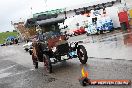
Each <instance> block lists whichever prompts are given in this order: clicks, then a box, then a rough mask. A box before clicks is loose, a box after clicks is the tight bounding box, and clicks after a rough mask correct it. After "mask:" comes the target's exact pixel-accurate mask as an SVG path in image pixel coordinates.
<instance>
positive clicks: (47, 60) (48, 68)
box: [43, 54, 52, 73]
mask: <svg viewBox="0 0 132 88" xmlns="http://www.w3.org/2000/svg"><path fill="white" fill-rule="evenodd" d="M43 57H44V67H45V70H46V71H47V72H48V73H52V64H51V60H50V58H49V56H48V55H46V54H44V55H43Z"/></svg>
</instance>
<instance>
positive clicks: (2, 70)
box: [0, 65, 15, 74]
mask: <svg viewBox="0 0 132 88" xmlns="http://www.w3.org/2000/svg"><path fill="white" fill-rule="evenodd" d="M13 67H15V65H12V66H10V67H7V68H4V69H1V70H0V74H1V73H3V72H4V71H6V70H8V69H11V68H13Z"/></svg>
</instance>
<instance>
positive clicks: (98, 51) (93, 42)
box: [83, 32, 132, 60]
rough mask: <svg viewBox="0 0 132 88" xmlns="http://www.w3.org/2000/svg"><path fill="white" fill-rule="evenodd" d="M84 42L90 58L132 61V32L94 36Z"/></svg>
mask: <svg viewBox="0 0 132 88" xmlns="http://www.w3.org/2000/svg"><path fill="white" fill-rule="evenodd" d="M83 41H84V45H85V47H86V49H87V51H88V55H89V56H90V57H96V58H111V59H127V60H132V54H131V52H132V32H130V33H122V32H119V33H113V34H107V35H106V34H105V35H93V36H89V37H87V38H86V39H85V40H83Z"/></svg>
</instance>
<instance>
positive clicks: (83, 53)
mask: <svg viewBox="0 0 132 88" xmlns="http://www.w3.org/2000/svg"><path fill="white" fill-rule="evenodd" d="M77 55H78V58H79V60H80V62H81V63H82V64H86V62H87V59H88V56H87V51H86V49H85V47H84V46H83V45H79V46H78V50H77Z"/></svg>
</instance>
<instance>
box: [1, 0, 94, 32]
mask: <svg viewBox="0 0 132 88" xmlns="http://www.w3.org/2000/svg"><path fill="white" fill-rule="evenodd" d="M45 1H46V0H0V32H3V31H7V30H8V31H12V30H14V28H13V26H11V21H13V22H17V21H20V20H25V19H27V18H29V17H31V14H33V13H37V12H43V11H45V10H49V9H57V8H64V7H70V6H73V5H79V4H83V3H89V2H91V1H93V0H47V3H46V4H47V5H46V4H45ZM31 7H32V10H31ZM20 18H21V19H20Z"/></svg>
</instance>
